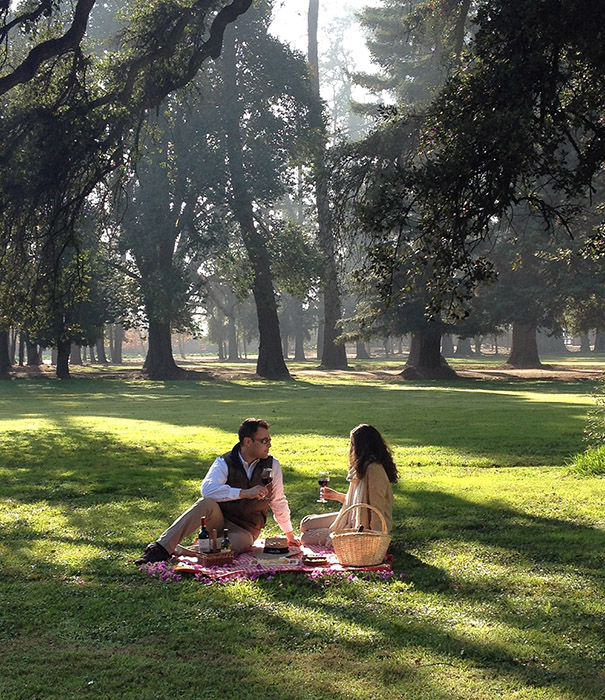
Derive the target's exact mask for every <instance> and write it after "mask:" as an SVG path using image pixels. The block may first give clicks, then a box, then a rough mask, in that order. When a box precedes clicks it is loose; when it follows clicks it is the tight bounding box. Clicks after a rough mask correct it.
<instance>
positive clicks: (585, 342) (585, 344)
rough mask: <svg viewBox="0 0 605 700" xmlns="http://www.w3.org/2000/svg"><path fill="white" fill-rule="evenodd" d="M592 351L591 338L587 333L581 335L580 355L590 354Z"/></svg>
mask: <svg viewBox="0 0 605 700" xmlns="http://www.w3.org/2000/svg"><path fill="white" fill-rule="evenodd" d="M589 352H590V338H589V337H588V335H586V333H584V334H583V335H581V336H580V355H588V353H589Z"/></svg>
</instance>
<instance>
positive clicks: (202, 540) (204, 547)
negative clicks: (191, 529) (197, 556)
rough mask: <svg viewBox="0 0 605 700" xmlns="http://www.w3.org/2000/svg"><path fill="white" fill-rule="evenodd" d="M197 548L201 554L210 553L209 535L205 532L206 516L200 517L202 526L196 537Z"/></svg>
mask: <svg viewBox="0 0 605 700" xmlns="http://www.w3.org/2000/svg"><path fill="white" fill-rule="evenodd" d="M197 548H198V551H199V552H200V553H202V554H208V553H209V552H210V534H209V533H208V530H206V516H205V515H202V526H201V528H200V531H199V534H198V536H197Z"/></svg>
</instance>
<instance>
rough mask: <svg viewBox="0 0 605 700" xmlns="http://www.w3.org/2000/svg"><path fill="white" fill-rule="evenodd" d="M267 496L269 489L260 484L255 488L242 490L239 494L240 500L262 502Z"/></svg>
mask: <svg viewBox="0 0 605 700" xmlns="http://www.w3.org/2000/svg"><path fill="white" fill-rule="evenodd" d="M266 495H267V489H266V488H265V487H264V486H261V485H260V484H259V485H258V486H253V487H252V488H251V489H241V490H240V492H239V497H240V498H250V499H256V500H258V501H260V500H262V499H263V498H264V497H265V496H266Z"/></svg>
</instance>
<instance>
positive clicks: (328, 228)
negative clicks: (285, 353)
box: [308, 0, 348, 369]
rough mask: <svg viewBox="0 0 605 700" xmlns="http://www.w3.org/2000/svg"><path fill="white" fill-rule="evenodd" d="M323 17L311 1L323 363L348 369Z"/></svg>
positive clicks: (310, 55)
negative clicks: (322, 79) (322, 70)
mask: <svg viewBox="0 0 605 700" xmlns="http://www.w3.org/2000/svg"><path fill="white" fill-rule="evenodd" d="M318 17H319V0H309V14H308V60H309V66H310V69H311V85H312V88H313V92H314V93H315V97H316V101H317V108H316V110H315V114H314V115H313V116H312V117H311V119H312V121H314V122H315V123H314V124H313V127H314V128H315V130H316V132H317V134H318V144H317V147H316V155H315V199H316V204H317V239H318V243H319V249H320V251H321V254H322V268H323V272H322V291H323V297H324V333H323V343H322V346H321V364H320V366H321V367H323V368H324V369H346V368H347V367H348V364H347V351H346V348H345V346H344V344H343V343H339V342H338V338H339V336H340V331H339V329H338V326H337V324H338V321H340V318H341V316H342V313H341V302H340V290H339V288H338V270H337V267H336V253H335V249H336V246H335V242H334V233H333V230H332V221H331V219H332V217H331V213H330V203H329V197H328V173H327V170H326V158H325V138H326V134H325V125H324V121H323V119H322V114H321V105H322V102H321V97H320V92H319V54H318V46H317V25H318Z"/></svg>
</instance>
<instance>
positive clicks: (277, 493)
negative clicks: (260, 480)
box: [269, 457, 292, 532]
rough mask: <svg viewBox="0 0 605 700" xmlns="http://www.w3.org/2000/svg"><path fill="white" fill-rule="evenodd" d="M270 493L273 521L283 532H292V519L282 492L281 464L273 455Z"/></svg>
mask: <svg viewBox="0 0 605 700" xmlns="http://www.w3.org/2000/svg"><path fill="white" fill-rule="evenodd" d="M272 486H273V489H272V495H271V501H270V503H269V505H270V506H271V511H272V513H273V517H274V518H275V522H276V523H277V524H278V525H279V526H280V527H281V529H282V530H283V531H284V532H292V521H291V520H290V506H289V505H288V499H287V498H286V494H285V492H284V474H283V472H282V468H281V465H280V463H279V461H278V460H277V459H275V457H273V481H272Z"/></svg>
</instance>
